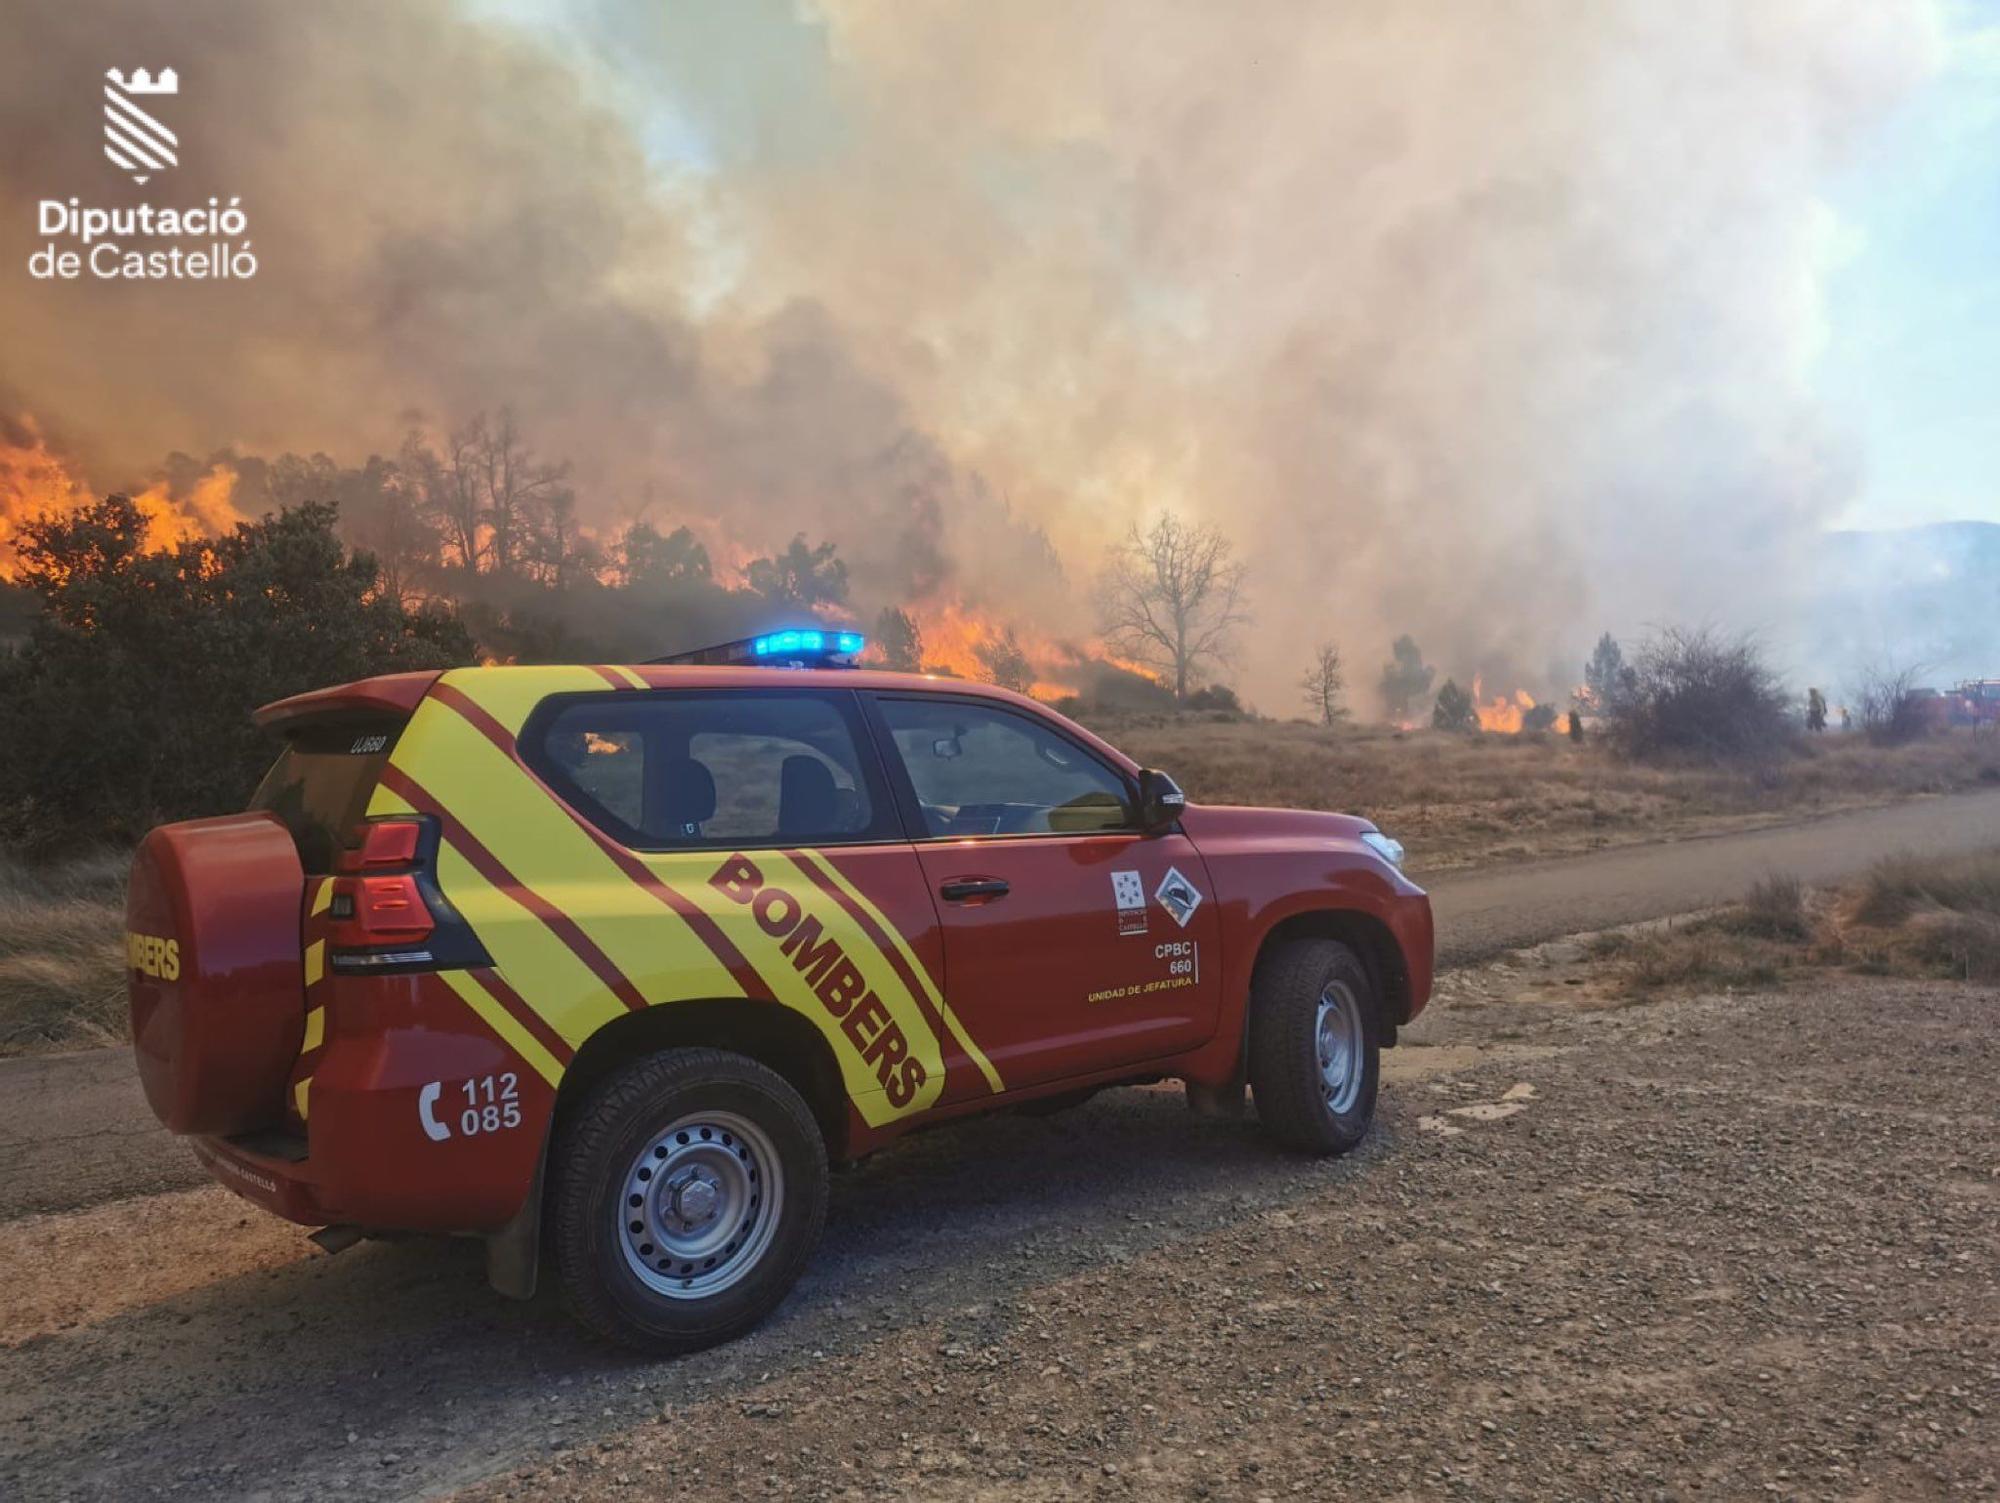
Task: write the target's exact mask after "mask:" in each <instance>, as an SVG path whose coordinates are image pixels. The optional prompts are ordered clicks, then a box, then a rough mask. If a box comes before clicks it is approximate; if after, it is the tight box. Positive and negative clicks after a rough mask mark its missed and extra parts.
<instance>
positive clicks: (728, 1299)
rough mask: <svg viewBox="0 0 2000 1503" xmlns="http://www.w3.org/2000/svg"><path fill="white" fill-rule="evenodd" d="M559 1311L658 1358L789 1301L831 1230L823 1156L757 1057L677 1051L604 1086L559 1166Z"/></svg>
mask: <svg viewBox="0 0 2000 1503" xmlns="http://www.w3.org/2000/svg"><path fill="white" fill-rule="evenodd" d="M551 1167H552V1169H553V1171H554V1174H555V1182H554V1190H555V1198H554V1204H553V1210H552V1219H551V1224H550V1234H551V1240H552V1243H553V1251H554V1254H555V1260H556V1266H557V1271H558V1276H559V1279H560V1283H561V1287H562V1294H563V1302H564V1304H565V1305H567V1306H568V1308H569V1310H570V1312H571V1313H572V1314H573V1315H575V1316H576V1317H577V1319H579V1320H580V1321H582V1322H583V1323H584V1324H585V1325H587V1326H589V1327H590V1328H591V1329H592V1330H594V1331H596V1332H598V1333H599V1334H600V1335H603V1336H606V1337H609V1338H610V1339H611V1340H613V1341H617V1342H620V1343H622V1344H623V1345H626V1346H630V1347H636V1348H638V1349H640V1350H642V1351H651V1352H663V1353H673V1352H688V1351H694V1350H696V1349H697V1348H700V1347H704V1346H711V1345H713V1344H714V1343H716V1342H719V1341H727V1340H729V1339H730V1338H731V1337H734V1336H739V1335H741V1334H742V1333H743V1332H745V1331H747V1330H749V1329H750V1328H751V1327H752V1326H754V1325H756V1324H757V1322H759V1321H760V1320H762V1319H763V1318H764V1317H765V1316H766V1315H768V1314H769V1313H770V1312H771V1311H772V1310H773V1309H775V1308H776V1307H777V1305H778V1303H779V1302H780V1301H781V1300H782V1299H783V1298H784V1297H785V1295H786V1294H787V1293H788V1292H789V1291H790V1289H791V1287H792V1285H793V1284H794V1283H795V1282H796V1281H797V1280H798V1277H799V1274H800V1273H801V1272H802V1271H803V1269H804V1268H805V1264H806V1260H807V1259H808V1258H809V1257H810V1256H811V1255H812V1250H813V1247H814V1246H815V1245H816V1244H817V1243H818V1241H819V1235H820V1229H821V1227H822V1226H823V1225H824V1223H825V1220H826V1201H827V1169H826V1146H825V1143H824V1141H823V1139H822V1138H821V1136H820V1131H819V1125H818V1124H817V1123H816V1122H815V1121H814V1120H813V1115H812V1112H811V1110H810V1109H809V1108H808V1107H807V1106H806V1103H805V1102H804V1100H802V1099H801V1098H800V1096H799V1093H798V1092H797V1091H795V1090H793V1089H792V1087H791V1086H790V1085H789V1084H788V1083H787V1082H786V1081H785V1080H784V1078H783V1077H782V1076H780V1075H778V1074H777V1073H776V1072H775V1071H772V1070H769V1069H766V1068H765V1067H764V1066H763V1065H760V1064H758V1063H757V1062H756V1061H755V1060H751V1059H746V1058H744V1057H743V1056H742V1055H739V1054H729V1053H725V1052H724V1051H722V1050H719V1049H671V1050H667V1051H665V1052H664V1053H660V1054H654V1055H649V1056H648V1057H646V1058H644V1059H639V1060H635V1061H633V1062H632V1063H631V1064H629V1065H626V1066H625V1067H624V1068H623V1069H621V1070H618V1071H617V1072H615V1073H614V1074H612V1075H611V1076H609V1077H608V1078H607V1079H605V1080H604V1081H602V1082H600V1083H599V1084H598V1085H597V1086H596V1087H595V1088H594V1089H593V1090H592V1091H591V1093H590V1095H589V1097H588V1098H587V1099H586V1100H585V1101H584V1102H583V1103H582V1104H581V1105H580V1106H579V1107H578V1109H577V1111H576V1114H575V1115H574V1116H573V1117H572V1118H570V1120H569V1121H568V1122H567V1123H565V1124H564V1126H563V1128H562V1131H561V1133H560V1136H559V1137H558V1139H557V1142H556V1145H555V1153H554V1155H553V1157H552V1159H551Z"/></svg>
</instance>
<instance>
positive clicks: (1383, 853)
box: [1361, 830, 1403, 871]
mask: <svg viewBox="0 0 2000 1503" xmlns="http://www.w3.org/2000/svg"><path fill="white" fill-rule="evenodd" d="M1361 843H1362V844H1363V845H1365V846H1367V847H1368V849H1369V850H1371V851H1373V852H1374V853H1375V854H1376V855H1378V856H1380V857H1381V858H1382V859H1383V860H1384V861H1386V862H1388V863H1389V864H1390V865H1391V866H1393V867H1395V868H1396V870H1397V871H1401V870H1402V869H1403V842H1402V841H1400V840H1395V839H1392V838H1391V837H1389V836H1387V835H1384V834H1383V833H1382V832H1381V831H1380V830H1370V831H1369V832H1368V833H1367V834H1366V835H1363V836H1362V837H1361Z"/></svg>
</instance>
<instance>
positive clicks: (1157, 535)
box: [1097, 512, 1250, 702]
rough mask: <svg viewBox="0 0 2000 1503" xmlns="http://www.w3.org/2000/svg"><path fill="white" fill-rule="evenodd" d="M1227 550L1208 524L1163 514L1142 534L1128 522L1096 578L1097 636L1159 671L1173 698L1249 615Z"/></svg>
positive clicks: (1224, 649) (1223, 650)
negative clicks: (1100, 631)
mask: <svg viewBox="0 0 2000 1503" xmlns="http://www.w3.org/2000/svg"><path fill="white" fill-rule="evenodd" d="M1231 551H1232V550H1231V547H1230V543H1229V539H1227V538H1225V537H1224V536H1223V535H1222V534H1221V532H1220V531H1218V530H1217V529H1216V528H1215V527H1214V526H1213V525H1212V524H1210V523H1207V522H1183V521H1181V520H1180V519H1179V518H1178V517H1176V516H1174V515H1173V513H1171V512H1167V513H1165V514H1163V515H1162V516H1161V517H1160V519H1159V521H1157V522H1155V523H1154V524H1153V526H1152V528H1151V530H1149V531H1146V532H1141V531H1140V530H1139V528H1138V526H1137V525H1136V524H1135V525H1134V526H1133V528H1132V531H1131V534H1130V535H1129V536H1128V537H1127V538H1126V539H1125V541H1124V542H1123V543H1121V544H1120V545H1119V546H1118V547H1116V548H1114V549H1113V550H1112V552H1111V557H1110V559H1109V560H1108V561H1107V562H1106V564H1105V567H1104V572H1103V573H1102V574H1101V575H1100V576H1099V577H1098V582H1097V595H1098V612H1099V617H1100V623H1101V626H1102V629H1103V632H1104V639H1105V641H1106V642H1108V643H1109V644H1110V645H1111V646H1112V647H1114V648H1115V649H1117V650H1118V651H1120V652H1123V653H1125V654H1126V655H1127V656H1129V657H1133V658H1136V659H1138V660H1139V661H1140V662H1142V663H1146V664H1148V665H1149V666H1151V667H1153V668H1156V669H1158V670H1159V671H1160V672H1162V673H1164V674H1165V675H1166V676H1167V677H1168V678H1169V679H1171V680H1172V682H1173V689H1174V698H1175V700H1177V701H1181V702H1185V701H1186V699H1187V696H1188V683H1189V680H1190V679H1191V678H1193V677H1194V676H1195V675H1196V674H1197V673H1198V672H1199V670H1200V669H1201V667H1202V665H1203V664H1204V663H1209V662H1214V661H1218V660H1220V659H1222V658H1225V657H1227V656H1228V653H1229V639H1230V636H1231V634H1232V633H1233V632H1234V631H1235V630H1236V628H1237V627H1239V626H1241V625H1243V624H1244V623H1245V622H1246V621H1248V620H1249V619H1250V617H1249V613H1248V612H1247V611H1246V610H1245V609H1244V607H1243V566H1242V565H1241V564H1239V563H1236V562H1235V561H1233V560H1232V559H1231V557H1230V554H1231Z"/></svg>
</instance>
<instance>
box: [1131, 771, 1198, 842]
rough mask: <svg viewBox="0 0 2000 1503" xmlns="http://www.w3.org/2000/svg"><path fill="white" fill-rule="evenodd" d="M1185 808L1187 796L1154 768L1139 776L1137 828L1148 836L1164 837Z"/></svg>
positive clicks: (1177, 785) (1178, 786) (1170, 779)
mask: <svg viewBox="0 0 2000 1503" xmlns="http://www.w3.org/2000/svg"><path fill="white" fill-rule="evenodd" d="M1186 807H1187V795H1186V794H1185V793H1182V792H1181V785H1180V784H1179V783H1176V782H1175V781H1174V780H1173V779H1172V778H1170V777H1168V776H1167V775H1166V774H1165V773H1164V772H1161V771H1160V770H1159V769H1158V768H1156V767H1148V768H1147V769H1145V771H1143V772H1141V773H1140V774H1139V828H1140V829H1142V830H1144V831H1145V832H1146V833H1147V834H1148V835H1164V834H1165V833H1166V832H1167V831H1169V830H1171V829H1172V828H1173V827H1174V822H1175V821H1176V820H1178V819H1179V818H1180V817H1181V810H1183V809H1185V808H1186Z"/></svg>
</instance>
